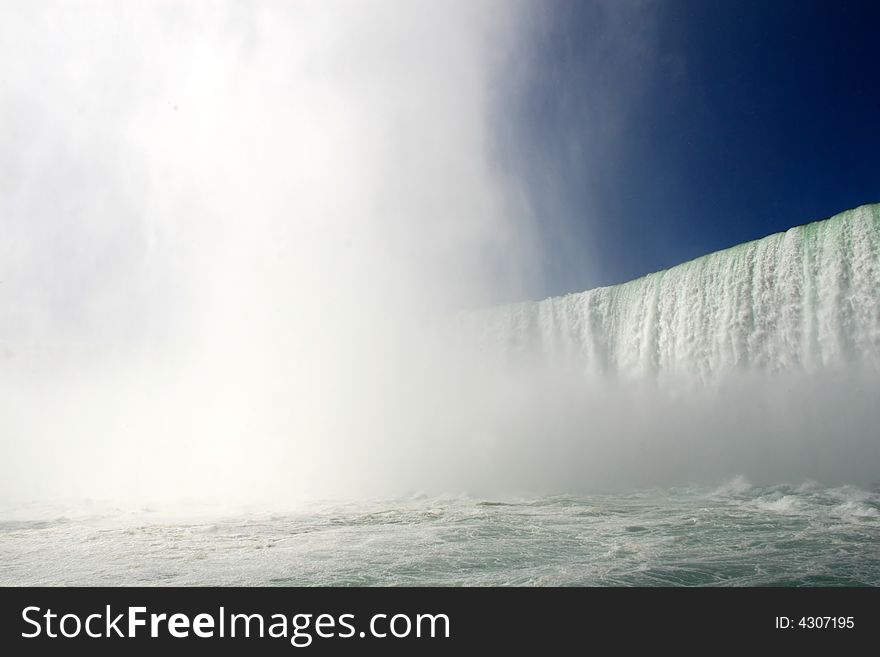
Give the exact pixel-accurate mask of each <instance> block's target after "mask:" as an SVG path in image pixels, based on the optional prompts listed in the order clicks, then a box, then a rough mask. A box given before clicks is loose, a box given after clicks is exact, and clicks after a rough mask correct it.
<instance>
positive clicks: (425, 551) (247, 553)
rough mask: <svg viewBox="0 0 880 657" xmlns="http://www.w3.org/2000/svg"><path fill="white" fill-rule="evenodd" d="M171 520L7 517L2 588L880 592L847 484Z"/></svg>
mask: <svg viewBox="0 0 880 657" xmlns="http://www.w3.org/2000/svg"><path fill="white" fill-rule="evenodd" d="M167 511H168V510H167V509H166V510H164V511H163V510H162V509H156V510H150V509H141V510H139V511H137V512H123V511H119V510H115V511H114V510H113V509H98V508H96V507H92V508H89V507H82V506H79V507H76V509H75V510H73V509H69V508H68V509H61V508H56V509H52V508H46V507H43V508H39V509H38V508H30V509H18V510H15V511H7V512H4V513H3V514H2V516H0V518H2V519H0V583H2V584H12V585H27V584H49V585H57V584H70V585H76V584H99V585H117V584H130V585H148V584H149V585H174V584H179V585H189V584H216V585H306V586H308V585H363V586H368V585H465V586H467V585H477V586H482V585H547V586H562V585H592V586H605V585H611V586H617V585H635V586H654V585H676V586H679V585H688V586H711V585H731V586H739V585H741V586H758V585H781V586H819V585H825V586H827V585H871V586H877V585H880V548H878V546H880V494H878V493H877V492H867V491H862V490H859V489H855V488H851V487H839V488H822V487H819V486H818V485H810V484H806V485H801V486H798V487H771V488H759V487H753V486H751V485H749V484H748V483H747V482H746V481H744V480H743V479H735V480H733V481H731V482H728V483H727V484H726V485H724V486H722V487H720V488H718V489H715V490H711V489H697V488H679V489H668V490H645V491H634V492H630V493H627V494H617V495H592V496H577V497H571V496H562V497H545V498H539V499H527V500H507V501H499V500H478V499H473V498H468V497H458V498H427V497H414V498H407V499H398V500H387V501H376V502H359V503H347V504H340V503H335V504H330V503H325V504H312V505H309V506H307V507H302V508H299V509H297V510H294V511H290V512H286V513H267V512H255V511H254V510H250V511H248V512H244V513H241V514H232V513H229V512H224V513H219V512H218V511H217V510H214V511H211V510H207V511H206V510H205V509H201V510H192V511H191V512H186V511H184V510H182V509H181V508H180V507H176V508H175V509H174V513H175V514H176V517H175V516H169V515H167Z"/></svg>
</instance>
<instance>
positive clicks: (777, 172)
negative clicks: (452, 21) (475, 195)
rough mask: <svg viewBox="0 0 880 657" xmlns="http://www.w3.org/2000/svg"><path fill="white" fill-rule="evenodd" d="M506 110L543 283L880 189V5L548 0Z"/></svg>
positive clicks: (572, 284)
mask: <svg viewBox="0 0 880 657" xmlns="http://www.w3.org/2000/svg"><path fill="white" fill-rule="evenodd" d="M534 20H535V23H534V24H533V37H534V39H535V44H534V45H535V47H534V50H533V53H534V54H533V55H532V59H531V60H530V61H528V62H519V64H520V65H526V66H528V71H529V72H528V74H527V79H526V80H525V81H524V83H523V93H522V94H521V96H520V100H519V104H518V105H517V106H516V107H515V111H514V112H513V116H512V117H511V118H507V119H504V121H510V122H511V127H510V129H511V130H517V131H519V134H520V139H519V140H517V141H518V143H519V144H520V146H519V148H521V149H522V152H521V153H520V157H519V161H520V164H519V165H518V166H522V167H524V171H525V173H524V174H523V175H524V179H525V180H527V181H528V185H529V188H530V198H531V201H532V203H533V210H534V212H535V214H536V216H537V218H538V220H539V221H540V222H541V226H542V231H543V234H544V237H545V241H546V248H547V251H548V260H549V262H548V267H549V275H548V280H547V288H548V289H547V290H546V292H547V293H548V294H559V293H564V292H570V291H577V290H581V289H586V288H589V287H594V286H597V285H606V284H612V283H617V282H622V281H625V280H628V279H631V278H634V277H638V276H640V275H643V274H645V273H648V272H651V271H655V270H658V269H663V268H666V267H669V266H671V265H674V264H676V263H678V262H681V261H684V260H687V259H690V258H693V257H696V256H699V255H701V254H703V253H707V252H710V251H714V250H717V249H721V248H724V247H728V246H731V245H733V244H737V243H739V242H743V241H746V240H750V239H754V238H759V237H762V236H764V235H767V234H770V233H773V232H776V231H781V230H785V229H787V228H789V227H791V226H793V225H797V224H802V223H806V222H808V221H811V220H815V219H820V218H824V217H827V216H830V215H832V214H835V213H837V212H839V211H841V210H845V209H847V208H850V207H853V206H857V205H860V204H863V203H867V202H874V201H880V176H878V175H877V174H878V170H880V167H878V162H877V158H878V154H880V120H878V119H880V55H878V53H877V46H876V44H877V34H876V30H877V25H880V3H875V2H803V1H799V2H794V1H778V0H776V1H772V2H767V1H751V0H748V1H737V2H731V1H729V0H699V1H696V0H675V1H672V0H666V1H664V2H631V3H627V2H618V3H605V2H573V1H568V0H566V1H561V2H554V3H549V4H548V5H544V6H543V8H542V9H541V10H540V11H538V12H536V14H535V17H534Z"/></svg>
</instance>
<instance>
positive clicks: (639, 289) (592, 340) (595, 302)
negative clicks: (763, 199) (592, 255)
mask: <svg viewBox="0 0 880 657" xmlns="http://www.w3.org/2000/svg"><path fill="white" fill-rule="evenodd" d="M470 319H471V321H473V322H474V325H473V326H471V330H472V331H474V332H476V333H478V334H479V335H480V336H481V339H482V346H483V347H484V348H486V349H487V350H500V352H501V353H502V355H503V357H509V356H510V355H511V354H515V353H518V352H528V353H530V354H534V353H536V352H537V353H538V354H539V355H540V356H542V357H544V358H553V359H557V360H563V361H565V362H568V363H571V362H577V363H580V364H582V366H583V368H584V369H586V370H589V371H591V372H593V373H599V374H613V375H615V376H618V375H620V376H623V377H644V376H646V375H659V376H661V377H663V376H670V375H671V376H676V375H685V376H688V377H693V378H698V379H700V380H702V381H704V382H708V381H712V380H716V379H717V378H718V377H719V376H721V375H723V374H724V373H725V372H729V371H731V370H740V371H742V370H750V371H754V370H760V371H779V370H784V369H790V368H798V369H803V370H807V371H811V370H815V369H817V368H819V367H822V366H829V365H830V366H837V365H839V364H841V363H848V362H854V361H858V362H859V363H862V364H865V363H868V364H870V365H872V366H874V367H877V366H878V365H880V205H866V206H862V207H860V208H856V209H854V210H850V211H848V212H843V213H841V214H839V215H836V216H835V217H832V218H831V219H827V220H824V221H817V222H814V223H811V224H807V225H804V226H797V227H795V228H792V229H790V230H788V231H786V232H784V233H778V234H775V235H771V236H769V237H765V238H763V239H760V240H756V241H753V242H747V243H744V244H740V245H738V246H735V247H733V248H730V249H726V250H724V251H718V252H715V253H711V254H709V255H706V256H703V257H701V258H697V259H696V260H692V261H690V262H686V263H683V264H681V265H678V266H676V267H672V268H670V269H667V270H665V271H660V272H657V273H653V274H650V275H648V276H645V277H643V278H640V279H637V280H634V281H630V282H628V283H625V284H623V285H615V286H612V287H605V288H597V289H594V290H589V291H587V292H583V293H580V294H570V295H568V296H564V297H556V298H551V299H546V300H544V301H540V302H527V303H520V304H514V305H511V306H507V307H504V308H500V309H493V310H492V311H489V312H487V313H482V314H478V315H477V316H475V317H472V318H470Z"/></svg>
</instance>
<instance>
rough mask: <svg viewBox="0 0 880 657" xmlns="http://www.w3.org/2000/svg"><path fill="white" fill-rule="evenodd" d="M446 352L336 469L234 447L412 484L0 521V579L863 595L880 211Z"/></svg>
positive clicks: (878, 410)
mask: <svg viewBox="0 0 880 657" xmlns="http://www.w3.org/2000/svg"><path fill="white" fill-rule="evenodd" d="M447 328H448V327H447ZM444 330H445V329H444ZM441 333H442V331H441ZM449 335H452V336H453V338H449V337H448V336H449ZM438 341H439V342H441V343H442V344H443V347H444V349H443V350H441V349H432V350H430V352H431V356H432V358H426V357H416V358H413V359H412V361H413V364H414V365H413V367H412V369H409V370H404V369H401V370H398V374H400V373H407V374H408V376H407V377H402V376H401V377H397V378H400V379H401V381H405V383H406V386H401V387H400V388H397V387H392V388H389V389H390V390H393V391H395V393H396V394H395V395H392V396H390V399H389V403H388V404H387V406H385V407H383V406H382V405H381V404H370V405H369V408H368V410H369V411H370V412H369V413H362V414H357V415H355V411H354V410H353V407H351V406H342V407H339V408H333V409H330V410H333V411H334V412H336V413H337V414H338V415H340V416H343V415H345V413H346V412H348V413H349V414H352V415H354V416H355V419H356V421H350V422H347V423H346V424H345V425H342V426H343V427H344V429H345V431H344V432H342V433H345V435H346V436H347V437H348V438H347V440H348V441H349V442H345V440H343V439H342V438H339V437H334V436H333V435H331V434H327V436H329V437H326V436H323V435H322V436H321V439H322V440H324V441H326V442H327V443H328V445H329V446H328V448H327V449H328V450H329V451H331V452H332V457H333V458H332V459H330V460H329V461H325V462H321V461H316V457H315V456H314V455H313V454H312V453H310V452H306V451H303V449H302V448H301V447H297V443H296V441H295V438H294V437H292V436H284V437H283V439H278V440H276V441H275V442H273V443H268V442H266V443H261V442H259V440H260V438H259V436H258V433H257V431H256V430H254V431H253V432H252V433H250V434H248V435H247V436H246V438H247V440H248V444H249V445H251V450H252V451H253V452H259V451H260V450H263V452H265V454H267V455H268V457H267V458H265V459H263V460H261V461H259V460H258V461H256V464H257V465H260V466H261V470H260V472H261V476H263V478H264V479H265V480H267V481H275V482H281V483H283V484H285V485H291V486H292V485H294V484H295V483H296V477H295V476H293V475H291V474H290V472H293V470H290V472H289V471H288V468H293V466H294V465H295V464H297V463H302V465H303V467H304V468H309V469H312V470H315V471H317V472H318V473H320V474H321V476H322V477H326V476H330V475H331V474H333V472H334V471H333V468H334V467H335V468H337V469H339V468H342V467H343V466H344V464H345V463H346V459H348V460H351V461H356V466H357V467H356V468H355V470H356V471H357V472H360V473H362V474H363V476H364V478H365V479H366V480H369V481H370V482H393V483H395V485H397V486H401V485H402V486H403V487H405V488H406V489H408V491H409V492H406V493H403V492H396V493H387V494H360V495H354V496H348V497H345V496H343V497H341V498H340V497H335V498H334V497H328V498H327V499H322V500H308V501H299V502H292V501H286V500H281V499H280V498H275V499H274V500H269V501H261V502H260V503H254V502H251V503H250V504H246V505H234V504H228V503H225V504H221V503H213V504H208V503H205V504H202V503H197V502H195V501H192V500H191V501H190V502H187V503H182V502H180V501H177V502H174V503H173V504H172V503H169V502H167V501H166V502H162V501H157V502H155V503H146V504H139V505H137V506H135V507H125V506H124V505H121V504H120V503H118V502H117V501H115V500H107V501H102V500H100V499H89V500H84V501H75V500H73V499H70V500H67V501H65V502H63V503H58V502H55V501H53V502H34V503H28V504H15V505H7V506H6V507H3V508H0V584H6V585H10V584H14V585H19V584H48V585H58V584H107V585H111V584H112V585H121V584H132V585H138V584H152V585H157V584H160V585H164V584H168V585H190V584H193V585H198V584H202V585H204V584H213V585H279V584H280V585H550V586H553V585H593V586H597V585H598V586H602V585H612V586H621V585H626V586H631V585H634V586H654V585H666V586H669V585H673V586H710V585H712V586H714V585H724V586H740V585H743V586H755V585H783V586H831V585H844V586H851V585H869V586H878V585H880V551H878V550H877V546H878V545H880V485H878V481H880V432H878V427H880V206H877V205H871V206H863V207H859V208H856V209H854V210H851V211H848V212H844V213H842V214H839V215H837V216H835V217H833V218H831V219H828V220H825V221H818V222H815V223H810V224H807V225H804V226H799V227H795V228H792V229H791V230H788V231H786V232H784V233H780V234H776V235H771V236H769V237H765V238H763V239H760V240H757V241H753V242H748V243H745V244H741V245H739V246H736V247H733V248H730V249H726V250H724V251H719V252H717V253H712V254H709V255H706V256H704V257H701V258H698V259H696V260H693V261H691V262H687V263H684V264H681V265H678V266H676V267H672V268H671V269H668V270H665V271H662V272H657V273H654V274H650V275H648V276H645V277H643V278H640V279H638V280H634V281H631V282H628V283H624V284H622V285H617V286H613V287H605V288H600V289H595V290H591V291H587V292H583V293H579V294H570V295H568V296H564V297H559V298H551V299H547V300H544V301H538V302H523V303H518V304H512V305H507V306H504V307H499V308H491V309H487V310H480V311H471V312H467V313H462V314H461V315H459V316H458V317H456V318H455V321H454V322H453V326H452V327H451V329H450V332H449V333H448V334H447V333H443V337H442V338H441V339H439V340H438ZM422 355H423V354H422ZM389 367H390V366H389ZM340 372H341V373H342V374H344V372H345V370H340ZM342 374H341V375H342ZM377 381H378V379H377ZM377 385H378V384H377ZM404 388H405V389H404ZM277 398H278V399H281V398H282V397H281V396H277ZM368 399H371V400H376V399H379V397H368ZM328 412H329V411H328ZM403 414H405V415H406V418H407V421H406V422H402V421H401V419H400V418H401V415H403ZM334 417H336V416H335V415H334ZM249 426H256V425H255V424H252V425H249ZM209 438H210V436H209ZM181 441H184V442H185V441H186V437H185V436H184V437H183V438H181ZM207 442H208V444H210V443H211V442H212V441H207ZM364 444H366V445H367V446H368V447H369V449H366V448H363V449H360V450H359V451H358V450H357V445H364ZM176 449H177V448H176ZM288 451H289V452H291V453H292V454H293V456H294V457H295V458H294V459H293V460H292V461H291V460H285V455H286V454H287V453H288ZM170 453H172V452H169V454H170ZM160 455H161V454H160ZM148 458H150V455H149V454H141V455H140V456H139V459H141V460H146V459H148ZM273 468H275V469H273ZM355 470H352V472H354V471H355ZM242 471H243V466H242ZM230 472H231V473H232V474H235V472H236V471H235V470H232V471H230ZM242 476H243V475H242ZM228 481H229V482H230V484H232V483H234V482H235V481H236V480H235V478H234V477H233V476H230V477H229V479H228ZM270 548H271V549H270Z"/></svg>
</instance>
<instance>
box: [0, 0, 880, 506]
mask: <svg viewBox="0 0 880 657" xmlns="http://www.w3.org/2000/svg"><path fill="white" fill-rule="evenodd" d="M7 6H8V10H7V11H6V12H5V14H6V16H5V19H4V21H3V24H2V25H0V62H2V63H0V71H2V74H3V86H2V91H0V94H2V102H0V112H2V115H0V146H2V148H0V167H2V179H0V185H2V189H0V216H2V219H0V222H2V228H3V237H4V239H3V241H2V244H0V281H2V282H0V341H2V342H0V348H2V358H3V361H2V362H3V368H2V373H0V396H2V401H0V431H2V443H0V445H2V447H0V448H2V458H0V480H2V481H0V496H2V497H3V498H4V499H6V500H27V499H34V498H39V499H58V498H60V499H81V498H84V497H89V498H101V499H114V500H142V499H150V500H152V499H181V498H192V499H229V500H271V501H274V502H276V503H280V504H283V503H286V502H287V501H289V500H295V499H300V498H304V497H351V496H369V495H400V494H406V493H412V492H415V491H427V492H429V493H440V492H443V493H459V492H469V493H478V494H484V495H494V494H524V493H526V492H530V491H547V490H563V491H564V490H573V489H578V488H607V487H626V486H635V485H638V486H644V485H661V484H663V485H671V484H675V483H683V482H689V481H694V480H714V479H717V478H724V477H729V476H733V475H736V474H741V473H744V474H746V475H748V476H754V477H757V478H764V479H768V480H773V479H779V478H784V479H792V480H803V479H804V478H827V479H829V480H834V481H850V480H854V481H858V482H865V481H867V480H869V479H870V477H871V476H873V475H872V473H873V472H874V471H876V470H875V468H874V466H875V465H876V464H877V459H876V456H877V454H876V447H874V446H872V445H871V441H870V440H869V439H868V437H869V436H870V427H872V426H876V422H877V420H878V419H880V418H878V416H877V411H876V410H875V409H873V408H871V406H870V404H867V403H865V398H864V396H861V397H860V396H859V395H858V394H855V393H858V391H860V390H861V391H863V390H865V389H866V387H865V386H867V385H874V383H875V381H876V379H875V378H870V377H875V374H874V370H869V371H868V373H867V374H864V375H863V374H861V373H857V372H856V371H855V370H850V369H847V368H844V369H843V370H842V372H841V373H838V374H837V375H836V377H837V378H835V379H834V381H835V382H836V383H835V386H834V388H833V393H832V394H831V395H830V396H829V395H828V390H827V388H826V387H825V386H823V385H821V384H820V382H821V380H822V379H821V377H820V378H817V377H819V375H816V374H811V375H810V376H809V377H805V378H796V379H793V380H792V381H793V382H792V383H791V384H790V385H787V386H783V387H782V388H780V387H779V386H778V379H773V380H772V381H769V382H768V381H767V380H766V379H763V378H762V379H760V382H759V383H757V384H756V383H755V381H754V380H748V381H747V382H745V383H740V382H739V380H738V379H737V380H730V381H729V382H728V383H727V384H726V385H728V386H730V388H723V387H722V388H719V387H718V386H708V387H697V388H694V387H693V386H691V385H690V384H688V385H685V386H682V387H679V386H669V387H663V386H661V385H660V384H659V383H657V382H655V381H652V380H648V381H644V382H632V381H628V380H625V379H621V380H616V379H607V378H601V377H599V378H597V377H593V376H592V375H591V376H590V377H586V378H585V377H584V376H583V372H572V371H571V369H570V368H566V367H556V366H555V365H554V367H552V368H550V367H546V366H545V364H543V363H530V364H529V365H528V366H523V365H522V363H517V364H515V365H510V366H508V365H503V366H500V367H494V366H485V364H484V363H482V362H479V358H475V357H474V353H473V351H472V350H471V349H469V348H462V346H461V342H460V341H461V334H460V333H459V332H458V331H457V329H456V328H455V327H456V320H455V318H457V317H460V316H461V314H462V313H465V314H467V313H470V312H472V311H473V309H477V308H485V307H489V306H495V305H498V304H504V303H508V302H511V301H515V300H518V299H525V298H532V297H534V296H536V295H540V294H541V291H542V290H543V289H544V287H543V282H544V278H545V274H546V270H547V268H548V262H550V263H552V262H553V253H552V252H549V251H548V248H547V240H546V238H545V236H544V234H543V233H542V230H543V229H542V226H543V225H544V224H542V221H543V219H542V218H541V217H538V216H536V215H535V213H534V204H533V203H532V201H531V199H530V198H529V196H528V193H527V191H526V190H527V189H528V186H527V185H526V184H525V183H524V181H523V179H522V177H521V175H520V174H521V172H522V171H524V170H525V168H527V167H525V165H523V164H522V163H512V162H511V161H509V160H507V159H505V157H506V156H509V155H510V154H511V153H522V152H523V149H522V144H516V143H511V141H516V140H517V136H516V135H514V134H511V133H510V132H509V131H505V130H500V129H499V125H501V124H503V119H502V118H500V117H502V116H503V114H504V112H505V108H506V107H508V106H509V105H510V104H511V103H513V102H515V101H516V99H517V94H521V93H524V89H523V88H522V85H521V77H518V76H517V75H515V71H516V67H517V66H518V65H519V64H520V63H521V62H523V61H525V60H527V59H528V56H529V49H530V48H532V47H534V39H533V37H534V35H533V31H532V28H531V25H532V23H531V19H532V18H533V17H534V15H535V11H536V10H535V7H534V6H531V5H528V4H525V3H515V2H500V1H498V2H493V1H485V2H463V1H462V2H442V3H438V2H392V1H387V2H386V1H373V2H369V3H363V2H298V3H280V2H279V3H273V2H257V3H237V2H226V3H195V2H193V3H179V2H158V3H149V4H146V3H144V4H140V5H138V6H134V5H133V4H129V3H126V4H125V5H120V4H119V3H112V2H96V3H89V4H79V3H78V4H77V5H75V6H74V5H65V4H61V3H40V2H36V3H34V2H22V3H7ZM622 84H623V82H622ZM608 112H609V113H613V108H609V110H608ZM523 143H525V140H523ZM517 172H519V173H517ZM560 203H562V201H561V200H560ZM554 231H556V232H563V233H564V232H565V231H564V230H561V229H560V226H559V224H558V223H557V224H555V225H554ZM779 376H785V375H779ZM792 376H794V375H792ZM823 376H824V375H823ZM863 377H868V378H863ZM866 381H867V383H866ZM867 389H870V388H867ZM783 391H787V392H783ZM768 394H770V395H775V396H776V397H777V398H776V400H775V402H774V403H773V404H771V405H770V406H769V407H768V406H767V404H766V400H767V399H768ZM860 400H861V401H860ZM848 406H853V408H850V409H849V410H848V412H847V413H846V417H847V419H846V421H845V423H844V424H841V425H840V426H838V427H836V428H834V429H833V430H834V431H838V432H839V435H844V436H846V437H851V439H850V438H847V439H846V440H844V441H843V442H844V445H843V447H841V446H840V443H839V442H838V443H837V445H838V447H834V448H832V447H831V443H829V442H825V440H824V439H825V438H826V437H827V435H828V431H831V430H832V429H830V428H828V427H825V425H824V424H823V422H828V421H830V420H828V418H830V417H831V415H830V413H837V412H838V410H839V409H844V410H846V409H848ZM760 409H764V410H760ZM800 411H803V412H800ZM743 413H748V414H749V415H748V416H747V420H746V421H745V422H744V423H743V422H741V420H742V418H743ZM822 427H825V428H824V429H823V428H822ZM768 440H771V443H772V444H771V445H770V447H769V448H768ZM792 445H795V447H792ZM785 454H793V456H791V458H786V457H785V456H784V455H785ZM866 455H867V458H866Z"/></svg>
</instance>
